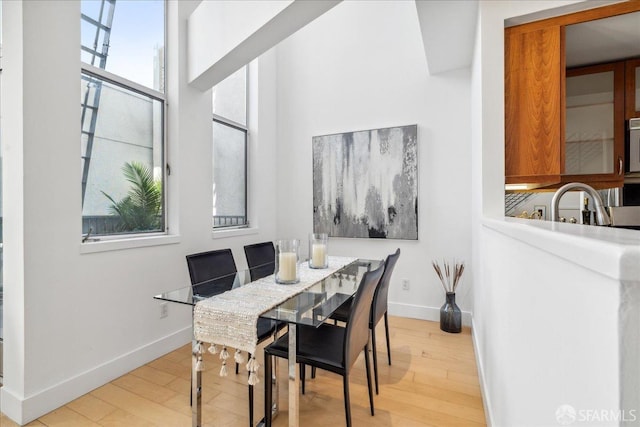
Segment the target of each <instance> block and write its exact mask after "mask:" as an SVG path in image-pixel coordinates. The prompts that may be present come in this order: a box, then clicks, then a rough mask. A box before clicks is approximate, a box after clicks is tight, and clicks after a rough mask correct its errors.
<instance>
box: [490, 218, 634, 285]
mask: <svg viewBox="0 0 640 427" xmlns="http://www.w3.org/2000/svg"><path fill="white" fill-rule="evenodd" d="M482 224H483V226H484V227H485V228H488V229H491V230H493V231H496V232H498V233H501V234H504V235H506V236H509V237H511V238H513V239H516V240H519V241H522V242H524V243H526V244H529V245H531V246H534V247H536V248H538V249H541V250H543V251H545V252H549V253H551V254H554V255H556V256H559V257H561V258H564V259H566V260H568V261H570V262H573V263H575V264H578V265H581V266H583V267H585V268H588V269H590V270H593V271H595V272H597V273H599V274H603V275H605V276H608V277H610V278H612V279H616V280H625V281H635V282H640V231H638V230H628V229H621V228H611V227H598V226H589V225H580V224H569V223H561V222H552V221H540V220H530V219H520V218H509V217H506V218H502V219H493V218H485V219H484V220H483V222H482Z"/></svg>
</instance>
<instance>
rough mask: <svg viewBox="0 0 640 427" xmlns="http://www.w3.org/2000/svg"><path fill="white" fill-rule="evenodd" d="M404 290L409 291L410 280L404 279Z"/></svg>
mask: <svg viewBox="0 0 640 427" xmlns="http://www.w3.org/2000/svg"><path fill="white" fill-rule="evenodd" d="M402 290H403V291H408V290H409V279H402Z"/></svg>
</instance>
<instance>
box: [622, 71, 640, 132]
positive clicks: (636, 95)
mask: <svg viewBox="0 0 640 427" xmlns="http://www.w3.org/2000/svg"><path fill="white" fill-rule="evenodd" d="M625 85H626V87H625V94H626V100H625V104H626V105H625V119H627V120H629V119H633V118H638V117H640V59H631V60H628V61H625Z"/></svg>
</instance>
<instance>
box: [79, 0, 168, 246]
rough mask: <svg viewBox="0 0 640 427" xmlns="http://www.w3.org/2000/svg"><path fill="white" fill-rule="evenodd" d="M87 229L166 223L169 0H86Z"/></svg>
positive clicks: (157, 228)
mask: <svg viewBox="0 0 640 427" xmlns="http://www.w3.org/2000/svg"><path fill="white" fill-rule="evenodd" d="M80 22H81V53H80V56H81V60H82V73H81V79H80V84H81V99H80V105H81V111H80V119H81V124H82V134H81V162H80V171H81V176H82V178H81V180H82V181H81V188H82V190H81V192H82V233H83V235H84V236H85V238H91V237H92V236H96V235H97V236H99V235H112V234H131V233H143V232H145V233H146V232H162V231H164V230H165V217H166V215H165V209H164V200H165V197H164V195H165V186H164V145H165V144H164V116H165V94H164V39H165V32H164V28H165V4H164V1H162V0H127V1H122V0H117V1H115V0H83V1H82V6H81V17H80Z"/></svg>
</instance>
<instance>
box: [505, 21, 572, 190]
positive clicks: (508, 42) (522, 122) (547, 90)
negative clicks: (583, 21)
mask: <svg viewBox="0 0 640 427" xmlns="http://www.w3.org/2000/svg"><path fill="white" fill-rule="evenodd" d="M562 38H563V34H562V28H561V27H560V25H552V26H547V27H542V28H539V27H537V26H533V28H531V26H528V25H523V26H517V27H511V28H507V29H505V178H506V183H507V184H516V183H535V184H539V185H547V184H553V183H558V182H560V179H561V174H562V172H563V168H564V147H563V144H562V138H561V135H562V133H563V132H562V120H561V117H562V114H561V111H562V110H563V109H564V100H563V98H564V97H563V92H562V88H563V85H562V82H563V81H564V74H565V70H564V69H565V67H564V55H563V54H562V53H561V50H562Z"/></svg>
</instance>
